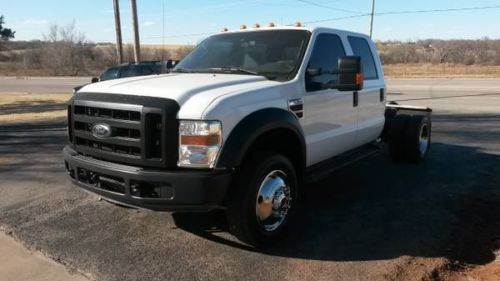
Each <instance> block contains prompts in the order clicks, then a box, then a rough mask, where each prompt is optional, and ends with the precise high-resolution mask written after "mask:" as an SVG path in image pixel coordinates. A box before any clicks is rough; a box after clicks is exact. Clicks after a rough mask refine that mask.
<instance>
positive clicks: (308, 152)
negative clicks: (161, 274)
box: [64, 27, 431, 245]
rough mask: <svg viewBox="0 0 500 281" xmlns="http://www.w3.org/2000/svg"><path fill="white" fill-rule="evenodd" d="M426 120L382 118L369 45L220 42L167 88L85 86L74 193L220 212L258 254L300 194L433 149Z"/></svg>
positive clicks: (331, 38)
mask: <svg viewBox="0 0 500 281" xmlns="http://www.w3.org/2000/svg"><path fill="white" fill-rule="evenodd" d="M430 115H431V110H430V109H429V108H421V107H411V106H402V105H397V104H386V84H385V82H384V73H383V70H382V66H381V63H380V59H379V57H378V55H377V52H376V50H375V45H374V43H373V42H372V41H371V40H370V38H368V37H367V36H365V35H362V34H358V33H353V32H347V31H341V30H335V29H330V28H318V27H315V28H305V27H269V28H255V29H244V30H237V31H229V32H227V31H226V32H222V33H219V34H216V35H213V36H210V37H208V38H207V39H205V40H204V41H202V42H201V43H199V44H198V45H197V46H196V47H195V48H194V50H193V51H192V52H191V53H189V54H188V55H187V56H186V57H185V58H184V59H183V60H182V61H181V62H180V63H179V64H178V65H177V66H176V67H175V69H173V71H172V72H171V73H169V74H164V75H153V76H144V77H133V78H126V79H117V80H111V81H105V82H100V83H94V84H90V85H87V86H85V87H83V88H82V89H80V90H79V91H78V92H77V93H76V94H75V95H74V97H73V98H72V99H71V101H70V102H69V105H68V127H69V141H70V144H69V145H67V146H66V147H65V148H64V159H65V164H66V169H67V171H68V174H69V176H70V177H71V178H72V180H73V182H74V183H75V184H77V185H79V186H80V187H82V188H84V189H85V190H87V191H90V192H92V193H95V194H97V195H98V196H100V197H102V198H104V199H106V200H108V201H111V202H114V203H117V204H121V205H126V206H132V207H139V208H147V209H152V210H160V211H182V212H184V211H208V210H212V209H218V208H220V209H224V210H226V213H227V219H228V225H229V229H230V230H231V232H232V233H233V234H235V235H236V236H237V237H238V238H239V239H240V240H242V241H244V242H247V243H249V244H253V245H259V244H263V243H268V242H272V241H274V240H276V239H277V238H278V237H280V235H282V234H283V233H284V232H285V229H286V226H287V225H289V223H290V221H291V220H292V218H293V216H294V213H296V211H298V210H297V206H298V204H297V203H298V198H299V195H300V191H301V189H302V188H305V187H306V185H304V184H303V183H304V182H307V181H308V180H315V179H319V178H322V177H323V176H325V175H327V174H328V173H329V172H330V171H332V170H333V169H335V168H336V167H339V166H341V165H344V164H343V163H346V162H349V161H353V160H356V159H360V158H362V157H363V156H364V155H367V154H368V153H371V152H372V151H373V150H374V147H377V146H381V144H383V143H388V147H389V151H390V155H391V156H392V157H393V159H394V160H396V161H411V162H419V161H420V160H422V159H423V158H424V157H425V156H426V154H427V152H428V150H429V147H430V140H431V120H430Z"/></svg>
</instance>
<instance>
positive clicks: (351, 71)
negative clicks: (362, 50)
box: [335, 56, 363, 91]
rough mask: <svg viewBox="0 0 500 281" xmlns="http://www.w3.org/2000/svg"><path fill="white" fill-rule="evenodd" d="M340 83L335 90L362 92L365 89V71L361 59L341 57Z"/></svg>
mask: <svg viewBox="0 0 500 281" xmlns="http://www.w3.org/2000/svg"><path fill="white" fill-rule="evenodd" d="M338 65H339V68H338V74H339V77H338V83H337V85H336V87H335V88H337V90H339V91H360V90H362V89H363V69H362V67H361V57H356V56H347V57H340V58H339V61H338Z"/></svg>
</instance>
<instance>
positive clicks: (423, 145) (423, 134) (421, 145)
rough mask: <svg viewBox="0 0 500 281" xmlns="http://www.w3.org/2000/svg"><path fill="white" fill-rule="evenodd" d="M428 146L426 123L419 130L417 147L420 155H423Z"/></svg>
mask: <svg viewBox="0 0 500 281" xmlns="http://www.w3.org/2000/svg"><path fill="white" fill-rule="evenodd" d="M428 147H429V127H428V126H427V124H425V125H423V126H422V128H421V131H420V137H419V140H418V149H419V152H420V157H422V158H423V157H424V156H425V153H427V148H428Z"/></svg>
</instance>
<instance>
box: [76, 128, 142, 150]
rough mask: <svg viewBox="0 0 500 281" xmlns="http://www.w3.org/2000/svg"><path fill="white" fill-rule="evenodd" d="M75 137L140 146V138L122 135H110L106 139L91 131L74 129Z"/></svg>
mask: <svg viewBox="0 0 500 281" xmlns="http://www.w3.org/2000/svg"><path fill="white" fill-rule="evenodd" d="M75 137H79V138H84V139H87V140H92V141H96V142H102V143H109V144H117V145H123V146H133V147H138V148H140V147H141V140H140V139H132V138H123V137H110V138H106V139H99V138H96V137H94V136H93V135H92V134H91V133H89V132H85V131H80V130H75Z"/></svg>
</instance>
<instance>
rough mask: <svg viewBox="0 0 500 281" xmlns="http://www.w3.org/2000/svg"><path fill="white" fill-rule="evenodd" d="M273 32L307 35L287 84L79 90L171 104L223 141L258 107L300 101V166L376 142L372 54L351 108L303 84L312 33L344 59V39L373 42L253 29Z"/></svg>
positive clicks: (254, 80) (151, 83) (117, 83)
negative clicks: (217, 129) (212, 126)
mask: <svg viewBox="0 0 500 281" xmlns="http://www.w3.org/2000/svg"><path fill="white" fill-rule="evenodd" d="M279 29H305V30H309V31H310V32H311V33H312V35H311V39H310V41H309V46H308V47H307V49H306V50H307V51H306V53H305V54H304V58H303V61H302V63H301V65H300V68H299V71H298V73H297V75H296V77H294V78H293V79H291V80H290V81H286V82H276V81H271V80H267V79H266V78H264V77H260V76H252V75H237V74H213V73H172V74H165V75H154V76H143V77H133V78H125V79H118V80H111V81H105V82H101V83H95V84H90V85H87V86H85V87H84V88H82V89H81V90H80V91H82V92H94V93H107V94H121V95H136V96H149V97H164V98H169V99H173V100H175V101H177V103H178V104H179V106H180V108H181V109H180V111H179V113H178V118H179V119H193V120H197V119H201V120H220V121H222V124H223V125H222V126H223V139H227V137H228V136H229V134H230V133H231V131H232V129H233V128H234V126H236V125H237V124H238V122H239V121H241V120H242V119H243V118H245V117H246V116H248V115H249V114H251V113H252V112H255V111H257V110H259V109H264V108H280V109H284V110H288V101H289V100H292V99H297V98H300V99H303V101H304V117H303V118H300V119H299V122H300V124H301V125H302V129H303V132H304V136H305V140H306V144H307V148H306V152H307V163H306V166H310V165H313V164H316V163H318V162H321V161H323V160H326V159H328V158H331V157H333V156H335V155H338V154H341V153H343V152H345V151H347V150H350V149H353V148H355V147H357V146H360V145H362V144H365V143H368V142H370V141H374V140H376V139H377V138H378V136H379V135H380V133H381V131H382V129H383V125H384V110H385V101H380V96H379V91H380V89H384V88H385V82H384V75H383V71H382V69H381V68H380V61H379V58H378V56H377V55H376V54H374V58H375V59H376V60H377V61H376V65H377V68H378V73H379V76H378V79H376V80H367V81H365V84H364V89H363V90H362V91H360V92H359V106H357V107H353V93H352V92H339V91H337V90H322V91H317V92H312V93H307V92H306V91H305V85H304V79H305V75H306V74H305V72H306V68H307V65H308V62H309V57H310V55H311V52H312V49H313V46H314V42H315V38H316V36H317V35H318V34H321V33H331V34H336V35H338V36H339V37H340V38H341V39H342V42H343V44H344V48H345V50H346V55H352V50H351V48H350V46H349V43H348V40H347V37H348V36H356V37H361V38H364V39H367V41H368V42H369V44H370V46H371V48H372V50H375V47H374V44H373V42H372V41H371V40H370V39H369V38H368V37H367V36H366V35H362V34H358V33H353V32H346V31H340V30H335V29H330V28H302V27H301V28H296V27H282V28H260V29H259V30H279ZM252 31H254V30H252V29H250V30H241V31H240V30H238V31H232V32H252Z"/></svg>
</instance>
